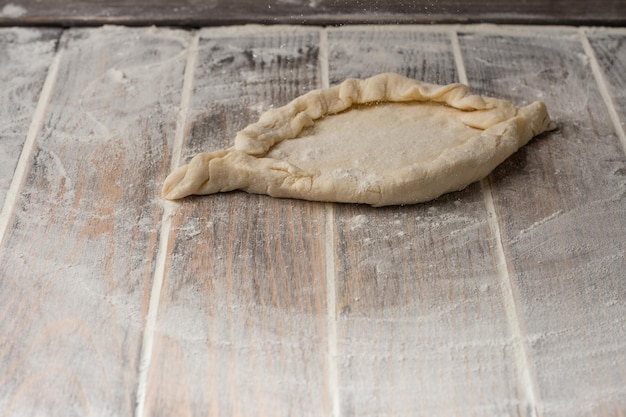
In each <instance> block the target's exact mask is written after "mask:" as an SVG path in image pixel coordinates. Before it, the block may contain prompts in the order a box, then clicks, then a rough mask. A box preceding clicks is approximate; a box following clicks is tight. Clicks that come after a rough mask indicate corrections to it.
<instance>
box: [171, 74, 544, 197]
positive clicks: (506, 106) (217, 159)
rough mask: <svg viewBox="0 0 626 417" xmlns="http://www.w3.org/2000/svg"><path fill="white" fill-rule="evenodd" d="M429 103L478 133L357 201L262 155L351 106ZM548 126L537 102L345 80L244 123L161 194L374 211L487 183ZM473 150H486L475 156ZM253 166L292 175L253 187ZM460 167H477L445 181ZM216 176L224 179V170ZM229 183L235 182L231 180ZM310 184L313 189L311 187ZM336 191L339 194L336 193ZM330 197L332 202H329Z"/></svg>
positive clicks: (382, 78) (388, 178)
mask: <svg viewBox="0 0 626 417" xmlns="http://www.w3.org/2000/svg"><path fill="white" fill-rule="evenodd" d="M427 101H432V102H437V103H442V104H445V105H448V106H450V107H453V108H456V109H459V110H462V111H465V112H467V113H465V114H463V117H462V119H461V120H462V121H463V122H464V123H465V124H467V125H468V126H471V127H475V128H478V129H481V130H483V132H481V134H479V135H476V136H474V137H472V138H470V139H469V140H467V141H465V142H463V143H462V144H460V145H458V146H455V147H453V148H447V149H444V151H443V152H442V153H441V154H440V155H439V156H438V157H437V158H436V159H433V160H432V161H429V162H427V163H424V162H419V163H414V164H411V165H409V166H407V167H403V168H400V169H396V170H394V171H390V172H389V173H388V174H386V175H385V176H384V177H383V178H382V179H381V180H379V181H377V183H376V185H377V188H378V189H379V190H380V192H378V190H374V191H371V190H361V192H358V193H355V194H354V195H345V194H342V192H343V190H341V187H338V184H339V183H340V182H341V181H339V180H337V179H336V178H330V177H329V175H321V176H317V177H314V176H313V174H312V173H306V172H303V171H302V170H301V169H300V168H298V167H297V166H295V165H293V164H291V163H289V162H287V161H284V160H279V159H273V158H269V157H266V156H265V155H267V153H268V152H269V150H270V149H271V148H272V147H273V146H274V145H276V144H277V143H279V142H281V141H283V140H290V139H294V138H297V137H298V135H299V134H300V132H301V131H302V130H303V129H304V128H306V127H308V126H311V125H312V124H313V123H315V121H316V120H318V119H320V118H322V117H325V116H328V115H333V114H337V113H340V112H343V111H346V110H349V109H350V108H351V107H352V106H353V105H358V104H371V103H377V102H381V103H382V102H384V103H393V102H397V103H406V102H427ZM552 128H554V124H553V123H552V122H551V121H550V119H549V117H548V115H547V111H546V109H545V105H543V103H540V102H535V103H533V104H531V105H529V106H526V107H523V108H520V109H518V108H516V107H515V106H514V105H513V104H512V103H510V102H508V101H506V100H500V99H496V98H492V97H482V96H478V95H474V94H472V93H471V92H470V89H469V87H468V86H466V85H463V84H458V83H457V84H449V85H444V86H441V85H435V84H428V83H424V82H421V81H417V80H413V79H409V78H406V77H403V76H401V75H398V74H391V73H386V74H379V75H377V76H374V77H371V78H368V79H364V80H359V79H348V80H346V81H344V82H343V83H341V84H339V85H337V86H335V87H331V88H328V89H318V90H313V91H310V92H309V93H306V94H304V95H302V96H300V97H298V98H296V99H294V100H292V101H291V102H290V103H288V104H287V105H285V106H283V107H279V108H277V109H272V110H269V111H267V112H266V113H264V114H263V115H261V117H260V118H259V121H258V122H256V123H253V124H250V125H248V126H247V127H246V128H244V129H243V130H242V131H240V132H239V133H238V134H237V136H236V138H235V145H234V146H233V147H231V148H228V149H225V150H221V151H217V152H211V153H201V154H198V155H196V157H194V158H193V159H192V161H191V163H190V164H189V165H187V166H182V167H179V168H178V169H177V170H175V171H174V172H172V173H171V174H170V175H169V176H168V178H167V179H166V182H165V184H164V186H163V195H164V197H165V198H168V199H178V198H182V197H185V196H187V195H191V194H211V193H215V192H221V191H230V190H235V189H241V190H244V191H247V192H250V193H260V194H268V195H270V196H273V197H288V198H301V199H306V200H315V201H337V202H346V203H365V204H370V205H374V206H383V205H392V204H414V203H419V202H423V201H427V200H430V199H433V198H436V197H438V196H439V195H441V194H444V193H447V192H451V191H457V190H461V189H463V188H465V187H466V186H467V185H469V184H471V183H473V182H475V181H478V180H480V179H482V178H484V177H485V176H487V175H488V174H489V173H490V172H491V171H492V170H493V169H494V168H495V167H496V166H498V165H499V164H500V163H501V162H502V161H504V160H505V159H506V158H507V157H509V156H510V155H511V154H512V153H514V152H515V151H517V149H519V148H520V147H521V146H523V145H525V144H526V143H527V142H528V141H529V140H530V139H532V137H533V136H534V135H536V134H538V133H541V132H543V131H545V130H550V129H552ZM486 143H493V146H492V147H489V146H486ZM502 145H504V146H502ZM477 148H478V149H483V150H486V151H481V152H476V151H475V150H476V149H477ZM244 155H247V157H245V156H244ZM229 157H232V158H230V159H234V160H238V161H239V162H238V163H237V164H239V165H237V164H232V163H230V162H229V163H226V161H227V160H229V161H230V159H229ZM251 158H254V159H256V161H253V160H252V159H251ZM441 159H446V160H447V163H446V164H441V163H440V162H441ZM241 162H243V164H241ZM251 162H252V163H253V164H254V165H256V168H259V167H261V168H262V169H264V170H270V171H273V172H272V174H273V173H274V172H284V173H285V175H286V176H290V177H289V179H288V180H286V178H281V177H280V176H279V177H276V176H275V175H274V176H268V178H267V182H266V183H262V184H257V183H255V182H254V178H253V177H254V175H255V172H253V169H251V167H250V166H245V165H246V164H249V163H251ZM222 163H224V164H226V165H229V164H230V169H233V170H234V171H233V172H232V173H233V174H236V175H232V176H230V177H229V176H228V175H227V176H226V177H222V178H219V177H218V178H216V177H215V176H213V175H211V174H210V172H211V171H212V169H211V168H210V166H211V165H214V166H217V165H219V164H222ZM192 166H193V167H194V168H193V169H194V172H193V173H192V175H190V172H188V169H187V168H188V167H192ZM459 166H464V167H466V168H467V167H472V166H474V168H475V170H474V171H473V173H472V175H461V176H458V175H457V176H454V175H448V174H450V173H451V172H452V171H454V169H458V168H459ZM235 171H236V172H235ZM219 172H220V173H222V174H223V173H224V172H227V173H228V171H223V170H220V171H219ZM409 174H410V175H409ZM455 177H457V178H455ZM461 177H462V178H461ZM231 178H236V179H235V181H233V182H229V181H230V179H231ZM407 178H408V180H407ZM307 179H309V180H307ZM302 180H304V181H302ZM296 183H297V186H295V184H296ZM313 183H317V184H316V186H315V187H313ZM417 185H419V186H417ZM337 189H339V190H340V191H339V192H338V193H335V192H334V190H337ZM391 190H393V192H392V191H391ZM398 190H400V191H398ZM332 194H334V195H332ZM338 194H342V195H341V196H340V195H338ZM329 195H332V197H330V198H329Z"/></svg>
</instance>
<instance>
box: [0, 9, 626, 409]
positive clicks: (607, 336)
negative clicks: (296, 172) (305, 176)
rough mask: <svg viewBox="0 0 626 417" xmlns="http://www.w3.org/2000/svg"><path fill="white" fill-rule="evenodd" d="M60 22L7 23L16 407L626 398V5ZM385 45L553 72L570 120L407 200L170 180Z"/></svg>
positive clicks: (6, 389)
mask: <svg viewBox="0 0 626 417" xmlns="http://www.w3.org/2000/svg"><path fill="white" fill-rule="evenodd" d="M320 4H321V3H320ZM29 34H36V36H35V35H33V36H34V38H33V40H34V41H35V40H36V41H35V42H34V43H33V44H31V43H30V42H19V41H18V42H8V41H2V39H27V37H25V36H26V35H28V36H30V35H29ZM39 34H41V35H39ZM58 35H59V32H54V31H48V30H45V31H42V32H39V31H32V30H29V31H26V32H22V30H21V29H4V30H2V31H0V51H2V49H1V48H11V50H12V51H15V50H19V51H20V52H15V54H17V55H15V54H14V55H10V56H11V60H10V61H2V65H0V83H1V84H0V100H2V108H0V138H1V139H2V141H1V142H0V149H2V146H3V144H6V143H17V144H18V145H17V146H18V147H21V144H22V143H26V145H25V149H24V152H22V159H21V160H22V161H25V162H24V163H21V165H20V164H18V166H17V168H15V164H16V160H17V155H16V154H15V152H14V154H12V155H11V156H8V157H7V156H4V155H3V156H2V158H3V161H4V160H5V158H6V160H7V161H10V163H11V164H12V166H13V167H12V168H8V171H7V172H6V173H4V171H2V173H3V174H2V175H3V176H2V177H0V181H5V182H4V183H5V184H13V185H11V187H13V189H16V192H15V193H14V195H8V197H7V198H6V199H5V200H6V201H5V204H4V209H3V211H2V213H3V214H2V215H0V231H3V234H2V235H0V239H1V247H0V415H2V416H11V417H13V416H20V417H21V416H31V415H81V416H84V415H90V416H106V415H117V416H131V415H134V416H137V417H143V416H148V415H150V416H152V415H156V416H158V415H163V416H166V415H182V416H187V415H211V416H247V415H271V416H275V415H298V416H331V415H332V416H335V417H339V416H342V417H352V416H359V417H361V416H368V415H370V416H379V415H390V416H391V415H395V416H400V415H403V416H407V415H410V416H432V415H454V416H491V415H509V416H516V417H538V416H545V417H552V416H555V417H561V416H568V417H569V416H574V417H576V416H585V417H587V416H588V417H592V416H594V417H595V416H598V415H600V416H609V417H620V416H623V415H624V414H626V391H625V389H624V387H625V386H626V381H625V375H626V365H625V364H624V361H623V360H621V358H623V357H626V352H625V351H626V327H625V326H624V321H623V317H624V316H626V292H625V288H626V287H624V285H623V279H624V278H623V276H624V273H623V271H624V270H625V267H626V265H625V264H626V258H625V255H624V253H625V249H626V248H625V247H624V244H625V242H626V236H625V234H626V224H625V223H626V215H625V214H626V213H624V211H625V210H626V205H625V204H624V203H625V202H624V196H625V195H626V192H625V187H626V182H625V181H624V170H625V167H626V154H625V147H626V146H625V145H626V142H625V141H624V131H623V128H624V120H625V118H624V115H625V114H626V104H625V103H624V95H623V87H624V85H625V84H624V83H625V80H624V71H622V69H623V68H624V66H625V64H626V55H625V54H626V48H624V45H625V44H626V33H624V31H623V30H614V29H593V30H591V29H589V30H579V29H573V28H543V29H541V30H539V29H537V28H528V27H482V26H479V27H474V26H458V27H457V26H455V27H449V26H406V27H400V28H399V27H387V26H381V27H367V26H363V27H350V28H342V29H340V28H335V29H321V28H316V27H304V28H303V27H297V28H294V27H281V26H275V27H262V26H257V27H246V28H225V29H202V30H200V31H176V30H168V29H160V30H158V29H128V28H115V27H107V28H100V29H92V30H75V29H73V30H66V31H64V32H63V34H62V36H61V38H60V42H59V50H58V52H56V53H55V52H54V44H55V42H56V40H55V39H57V38H58ZM28 48H32V54H33V57H32V59H31V60H28V59H25V55H24V54H27V53H30V52H25V51H28V50H29V49H28ZM5 50H7V49H5ZM16 57H17V58H16ZM3 58H4V57H3ZM5 62H8V63H9V64H5ZM48 63H50V65H51V66H50V67H49V68H46V66H47V65H48ZM5 65H7V66H5ZM5 68H10V69H9V70H6V69H5ZM381 71H396V72H399V73H403V74H405V75H409V76H412V77H416V78H422V79H425V80H426V81H431V82H438V83H448V82H454V81H459V80H467V81H469V83H470V84H471V85H472V86H474V87H475V89H476V90H477V91H479V92H482V93H486V94H491V95H497V96H502V97H505V98H509V99H511V100H513V101H514V102H516V103H517V104H524V103H526V102H530V101H532V100H535V99H541V100H544V101H546V103H547V104H548V107H549V109H550V112H551V114H552V115H553V116H554V118H555V119H556V120H557V122H558V124H559V130H558V131H557V132H554V133H550V134H545V135H543V136H542V137H540V138H537V139H535V140H533V141H532V142H531V143H530V144H529V145H528V146H527V147H525V148H523V149H522V150H521V151H520V152H518V153H517V154H515V155H514V156H513V157H512V158H511V159H510V160H508V161H506V162H505V163H504V164H503V165H502V166H500V167H499V168H498V169H497V170H496V171H495V173H494V174H493V175H492V176H490V177H489V179H488V180H487V181H484V182H483V183H481V184H474V185H472V186H470V187H468V188H467V189H466V190H464V191H462V192H458V193H454V194H451V195H448V196H444V197H442V198H440V199H437V200H436V201H434V202H431V203H426V204H421V205H416V206H409V207H389V208H384V209H373V208H369V207H362V206H353V205H337V204H319V203H310V202H303V201H294V200H278V199H271V198H268V197H265V196H254V195H247V194H244V193H237V192H235V193H228V194H222V195H214V196H210V197H204V198H202V197H197V198H189V199H187V200H185V201H183V202H182V203H166V202H163V201H162V200H160V199H159V198H158V189H159V186H160V185H161V183H162V180H163V179H164V176H165V174H166V173H167V172H168V171H169V169H170V168H171V166H176V165H178V164H179V163H183V162H185V161H186V160H187V159H188V158H189V157H191V156H192V155H193V154H195V153H196V152H199V151H210V150H214V149H218V148H223V147H225V146H229V145H230V144H231V142H232V140H233V138H234V135H235V133H236V131H237V130H239V129H241V128H242V127H244V126H245V125H246V124H248V123H249V122H251V121H254V120H256V118H257V117H258V115H259V114H260V113H262V112H263V111H265V110H267V109H268V108H270V107H271V106H279V105H281V104H284V103H286V102H288V101H289V100H290V99H292V98H294V97H295V96H297V95H299V94H301V93H304V92H306V91H309V90H311V89H313V88H317V87H321V86H325V85H328V84H335V83H337V82H339V81H341V80H343V79H344V78H345V77H351V76H362V77H365V76H369V75H372V74H374V73H377V72H381ZM11 74H20V75H23V76H21V77H15V79H13V78H12V77H11ZM46 77H47V78H46ZM44 79H46V82H45V85H44ZM13 91H16V92H17V91H19V92H20V93H19V94H18V93H13ZM39 91H42V93H41V95H40V96H39V97H37V94H38V92H39ZM5 106H6V108H8V109H9V110H3V109H4V108H5ZM35 108H37V110H35ZM16 115H19V116H16ZM9 126H10V127H9ZM31 126H33V127H32V129H31ZM29 129H30V131H31V134H28V131H29ZM6 132H9V133H8V134H7V133H6ZM2 135H4V136H2ZM7 137H10V138H11V139H9V140H6V139H5V138H7ZM28 137H31V138H32V139H33V141H32V142H31V143H29V142H28V140H27V139H28ZM18 153H19V152H18ZM4 169H7V168H4ZM14 169H16V170H17V171H16V172H15V174H13V173H12V172H11V170H14ZM5 189H6V187H5Z"/></svg>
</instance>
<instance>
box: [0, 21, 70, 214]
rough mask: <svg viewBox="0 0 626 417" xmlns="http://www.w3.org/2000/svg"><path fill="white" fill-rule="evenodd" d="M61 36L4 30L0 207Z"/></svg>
mask: <svg viewBox="0 0 626 417" xmlns="http://www.w3.org/2000/svg"><path fill="white" fill-rule="evenodd" d="M60 33H61V32H60V31H59V30H50V29H44V30H37V29H0V57H1V58H0V59H1V60H2V61H1V64H0V86H1V88H0V121H1V122H0V207H2V204H3V203H4V199H5V196H6V193H7V192H8V190H9V187H10V183H11V179H12V178H13V172H15V167H16V165H17V161H18V159H19V156H20V153H21V151H22V145H23V144H24V141H25V140H26V136H27V134H28V130H29V127H30V121H31V119H32V118H33V115H34V114H35V108H36V107H37V100H38V98H39V94H40V93H41V89H42V87H43V83H44V80H45V78H46V74H47V72H48V67H49V66H50V63H51V62H52V56H53V53H54V49H55V46H56V41H57V39H58V37H59V35H60Z"/></svg>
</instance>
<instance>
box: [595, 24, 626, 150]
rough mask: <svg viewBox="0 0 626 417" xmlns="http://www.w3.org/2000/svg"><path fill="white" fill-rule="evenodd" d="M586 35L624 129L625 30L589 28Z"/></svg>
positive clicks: (625, 95)
mask: <svg viewBox="0 0 626 417" xmlns="http://www.w3.org/2000/svg"><path fill="white" fill-rule="evenodd" d="M587 36H588V38H589V43H590V44H591V46H592V48H593V49H594V52H595V56H596V58H597V60H598V62H599V65H600V68H601V70H602V74H603V75H604V77H603V81H604V82H605V83H606V86H607V90H608V93H609V95H610V97H611V99H612V104H613V106H615V108H616V111H617V113H618V116H619V119H620V122H621V128H622V131H626V31H624V30H613V31H606V30H593V29H589V30H588V35H587ZM624 145H625V146H626V143H625V144H624Z"/></svg>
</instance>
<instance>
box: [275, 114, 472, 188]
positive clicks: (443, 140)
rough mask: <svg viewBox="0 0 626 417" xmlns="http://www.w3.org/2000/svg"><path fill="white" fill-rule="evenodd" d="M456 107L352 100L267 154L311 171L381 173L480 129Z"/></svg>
mask: <svg viewBox="0 0 626 417" xmlns="http://www.w3.org/2000/svg"><path fill="white" fill-rule="evenodd" d="M461 113H462V112H461V111H460V110H458V109H455V108H452V107H449V106H446V105H443V104H438V103H432V102H428V103H419V102H418V103H415V102H414V103H384V104H376V105H371V106H367V105H361V106H354V107H352V108H351V109H350V110H348V111H345V112H343V113H339V114H335V115H330V116H326V117H325V118H323V119H319V120H317V121H316V122H315V124H314V125H313V126H312V127H310V128H308V129H305V130H303V131H302V132H301V133H300V135H299V136H298V137H297V138H295V139H290V140H284V141H282V142H280V143H278V144H276V145H275V146H274V147H273V148H272V149H270V151H269V152H268V154H267V157H270V158H276V159H283V160H286V161H288V162H289V163H291V164H293V165H295V166H297V167H298V168H300V169H302V170H304V171H307V172H311V173H316V174H319V173H327V172H330V171H333V170H336V169H337V168H340V169H344V170H351V171H353V170H363V171H365V170H366V171H367V172H369V173H370V174H373V175H375V176H384V175H385V174H386V173H390V172H392V171H394V170H396V169H399V168H401V167H406V166H407V165H410V164H416V163H417V164H419V163H423V162H426V161H432V160H433V159H435V158H436V157H437V156H438V155H439V154H440V153H441V152H443V151H444V150H445V149H449V148H452V147H455V146H458V145H460V144H462V143H463V142H465V141H467V140H468V139H470V138H471V137H474V136H477V135H479V134H480V133H481V132H482V131H481V130H478V129H474V128H471V127H468V126H466V125H465V124H463V123H462V122H461V121H460V120H458V118H457V116H458V115H459V114H461Z"/></svg>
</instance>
